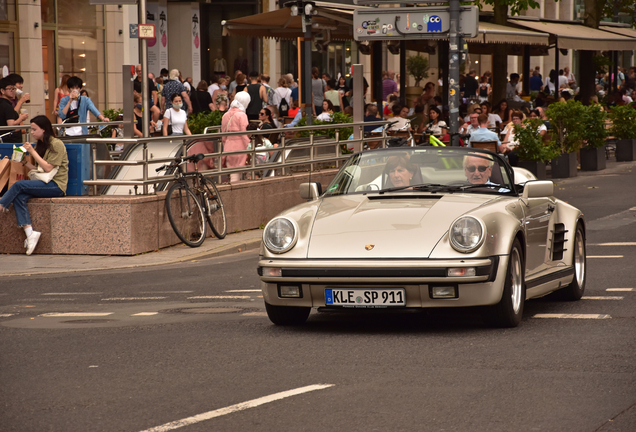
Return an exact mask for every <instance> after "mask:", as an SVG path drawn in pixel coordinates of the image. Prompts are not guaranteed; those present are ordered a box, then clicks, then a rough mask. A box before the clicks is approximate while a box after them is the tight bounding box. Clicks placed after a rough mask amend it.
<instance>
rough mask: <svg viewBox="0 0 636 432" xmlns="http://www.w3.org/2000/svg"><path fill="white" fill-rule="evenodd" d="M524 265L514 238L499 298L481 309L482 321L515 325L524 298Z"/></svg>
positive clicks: (500, 325)
mask: <svg viewBox="0 0 636 432" xmlns="http://www.w3.org/2000/svg"><path fill="white" fill-rule="evenodd" d="M524 275H525V266H524V261H523V252H522V250H521V243H519V240H518V239H515V241H514V243H513V244H512V249H510V256H509V258H508V269H507V271H506V281H505V283H504V289H503V293H502V295H501V300H500V301H499V303H497V304H496V305H494V306H489V307H487V308H485V310H484V311H483V319H484V321H485V322H486V323H487V324H489V325H491V326H493V327H517V326H518V325H519V323H520V322H521V318H522V317H523V304H524V302H525V300H526V287H525V278H524Z"/></svg>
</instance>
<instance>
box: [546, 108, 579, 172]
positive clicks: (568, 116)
mask: <svg viewBox="0 0 636 432" xmlns="http://www.w3.org/2000/svg"><path fill="white" fill-rule="evenodd" d="M545 115H546V117H547V118H548V119H549V120H550V124H551V125H552V130H551V138H550V141H549V144H550V145H551V146H553V147H554V148H555V149H556V150H557V152H558V153H559V154H560V156H558V157H556V158H554V159H552V161H551V162H550V165H551V167H552V178H566V177H576V172H577V171H576V170H577V165H578V160H577V157H576V153H577V152H578V150H579V149H580V148H581V144H582V141H583V130H584V129H585V125H584V124H583V119H584V117H585V106H583V104H582V103H581V102H578V101H574V100H569V101H567V102H556V103H553V104H552V105H550V106H549V107H548V109H547V110H546V112H545Z"/></svg>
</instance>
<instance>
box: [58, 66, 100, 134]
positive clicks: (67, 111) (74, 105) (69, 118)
mask: <svg viewBox="0 0 636 432" xmlns="http://www.w3.org/2000/svg"><path fill="white" fill-rule="evenodd" d="M66 85H67V86H68V88H69V90H70V92H71V94H70V95H68V96H65V97H63V98H62V100H61V101H60V107H59V111H58V115H59V116H60V118H61V119H62V120H66V121H65V122H64V123H87V122H88V121H89V119H88V113H89V112H90V113H92V114H93V115H94V116H95V117H97V119H98V120H100V121H102V122H109V121H110V119H109V118H107V117H106V116H105V115H104V114H102V113H101V112H99V110H98V109H97V108H96V107H95V105H94V104H93V101H92V100H90V98H89V97H86V96H80V90H81V89H82V86H83V85H84V84H83V81H82V79H81V78H79V77H76V76H72V77H70V78H69V79H68V81H67V82H66ZM66 135H67V136H80V135H88V127H87V126H82V127H79V126H74V127H69V128H66Z"/></svg>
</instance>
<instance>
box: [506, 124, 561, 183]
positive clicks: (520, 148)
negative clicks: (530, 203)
mask: <svg viewBox="0 0 636 432" xmlns="http://www.w3.org/2000/svg"><path fill="white" fill-rule="evenodd" d="M542 124H543V120H541V119H536V118H535V119H526V120H524V122H523V124H520V125H514V128H515V138H516V140H517V143H518V144H517V146H516V147H515V153H516V154H517V156H518V157H519V163H518V166H519V167H520V168H525V169H527V170H528V171H530V172H531V173H532V174H534V175H535V176H537V178H538V179H541V180H542V179H546V178H547V176H546V171H545V164H546V162H547V161H549V160H551V159H554V158H555V157H557V156H558V155H559V152H558V151H557V150H556V149H555V148H554V147H553V146H550V145H545V144H544V143H543V137H542V136H541V134H540V133H539V127H540V126H541V125H542Z"/></svg>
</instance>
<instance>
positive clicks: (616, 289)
mask: <svg viewBox="0 0 636 432" xmlns="http://www.w3.org/2000/svg"><path fill="white" fill-rule="evenodd" d="M605 291H634V288H608V289H606V290H605Z"/></svg>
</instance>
